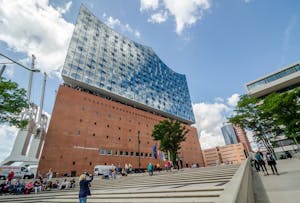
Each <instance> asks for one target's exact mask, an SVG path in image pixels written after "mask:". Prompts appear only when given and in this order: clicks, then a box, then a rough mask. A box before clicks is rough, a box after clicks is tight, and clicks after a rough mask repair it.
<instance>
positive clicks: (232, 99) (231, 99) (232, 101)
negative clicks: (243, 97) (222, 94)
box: [227, 94, 240, 107]
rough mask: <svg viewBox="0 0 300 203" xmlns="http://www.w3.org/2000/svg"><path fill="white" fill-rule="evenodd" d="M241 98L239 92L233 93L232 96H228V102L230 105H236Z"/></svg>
mask: <svg viewBox="0 0 300 203" xmlns="http://www.w3.org/2000/svg"><path fill="white" fill-rule="evenodd" d="M239 99H240V95H239V94H233V95H231V97H229V98H227V104H228V105H229V106H233V107H234V106H236V105H237V103H238V101H239Z"/></svg>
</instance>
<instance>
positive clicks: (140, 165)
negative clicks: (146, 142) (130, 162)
mask: <svg viewBox="0 0 300 203" xmlns="http://www.w3.org/2000/svg"><path fill="white" fill-rule="evenodd" d="M140 133H141V132H140V131H138V153H139V172H141V171H140V170H141V152H140V143H141V142H140Z"/></svg>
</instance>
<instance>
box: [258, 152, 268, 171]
mask: <svg viewBox="0 0 300 203" xmlns="http://www.w3.org/2000/svg"><path fill="white" fill-rule="evenodd" d="M255 159H256V160H257V161H258V164H259V166H260V167H261V169H262V171H263V172H264V175H269V173H268V170H267V168H266V163H265V161H264V158H263V154H262V153H261V152H260V151H257V152H256V154H255Z"/></svg>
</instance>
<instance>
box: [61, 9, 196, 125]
mask: <svg viewBox="0 0 300 203" xmlns="http://www.w3.org/2000/svg"><path fill="white" fill-rule="evenodd" d="M62 77H63V79H64V81H65V83H67V84H70V85H72V86H79V87H84V88H87V89H90V90H91V91H99V92H100V93H101V94H103V95H105V96H109V97H111V98H114V99H120V100H122V101H126V102H127V103H128V104H131V103H130V101H132V102H133V103H132V104H133V105H135V106H137V107H140V108H145V109H146V110H149V109H150V110H153V111H154V112H157V113H161V114H162V115H164V116H167V117H171V118H176V119H179V120H181V121H184V122H186V123H194V122H195V119H194V114H193V111H192V106H191V100H190V95H189V90H188V86H187V81H186V77H185V75H182V74H178V73H176V72H174V71H173V70H171V69H170V68H169V67H168V66H167V65H165V64H164V63H163V62H162V61H161V59H160V58H159V57H158V56H157V55H156V54H155V53H154V51H153V50H152V49H151V48H150V47H147V46H143V45H141V44H138V43H136V42H134V41H131V40H129V39H128V38H126V37H124V36H122V35H120V34H119V33H117V32H115V31H114V30H112V29H111V28H109V27H108V26H106V25H105V24H104V23H102V22H101V21H100V20H98V19H97V18H96V17H95V16H94V15H93V14H92V13H90V12H89V11H88V10H87V9H86V8H85V7H84V6H81V8H80V11H79V15H78V18H77V23H76V26H75V29H74V32H73V36H72V39H71V42H70V45H69V49H68V53H67V57H66V60H65V64H64V67H63V71H62ZM124 99H125V100H124Z"/></svg>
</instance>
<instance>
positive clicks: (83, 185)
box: [78, 174, 93, 203]
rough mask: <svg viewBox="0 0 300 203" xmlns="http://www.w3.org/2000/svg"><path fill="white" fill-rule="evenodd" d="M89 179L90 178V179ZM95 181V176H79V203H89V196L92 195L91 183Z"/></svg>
mask: <svg viewBox="0 0 300 203" xmlns="http://www.w3.org/2000/svg"><path fill="white" fill-rule="evenodd" d="M88 177H90V178H89V179H88ZM92 181H93V176H87V175H86V174H82V175H81V176H79V187H80V189H79V195H78V197H79V203H86V202H87V196H88V195H91V191H90V187H89V185H90V183H91V182H92Z"/></svg>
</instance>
